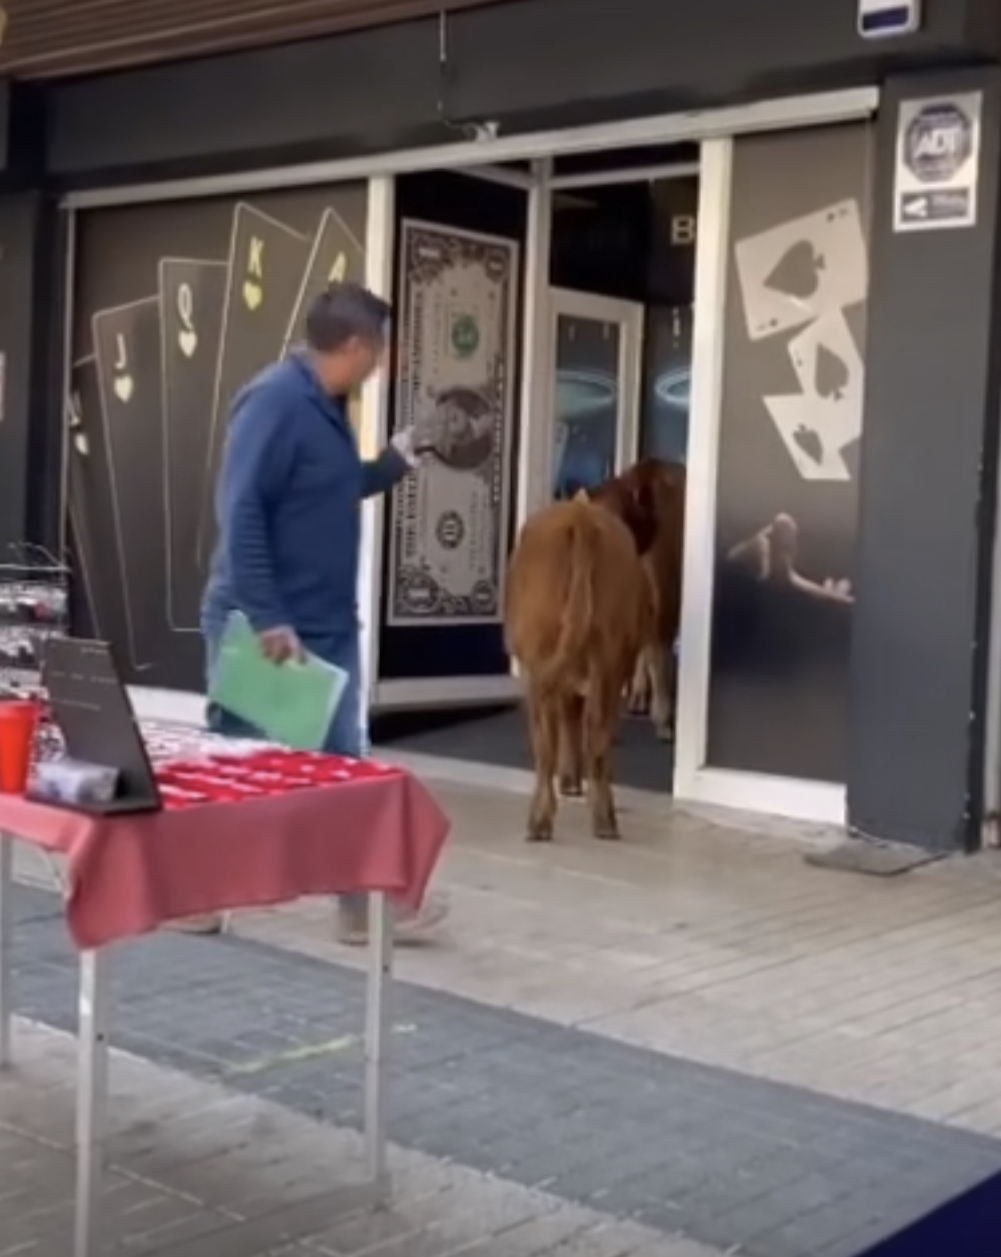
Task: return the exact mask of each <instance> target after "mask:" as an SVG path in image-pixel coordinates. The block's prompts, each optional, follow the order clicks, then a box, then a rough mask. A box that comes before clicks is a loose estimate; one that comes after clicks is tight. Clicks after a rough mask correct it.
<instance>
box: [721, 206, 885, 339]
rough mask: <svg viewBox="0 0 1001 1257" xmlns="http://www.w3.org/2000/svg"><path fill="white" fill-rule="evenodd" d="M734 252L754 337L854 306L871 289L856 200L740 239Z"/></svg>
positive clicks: (750, 329) (786, 328)
mask: <svg viewBox="0 0 1001 1257" xmlns="http://www.w3.org/2000/svg"><path fill="white" fill-rule="evenodd" d="M734 254H735V259H736V265H737V275H738V278H739V281H740V288H741V295H742V299H743V304H744V314H745V317H746V320H747V332H748V336H749V337H750V339H751V340H753V341H756V340H763V339H764V338H765V337H767V336H774V335H777V334H778V333H780V332H786V331H791V330H792V329H793V328H796V327H800V326H802V325H803V324H804V323H808V322H810V321H811V320H813V319H815V318H818V317H820V316H822V315H823V314H825V313H827V312H828V311H830V310H835V309H844V308H845V307H847V306H852V305H855V304H857V303H858V302H860V301H864V300H865V297H866V294H867V291H868V286H869V275H868V261H867V257H866V245H865V237H864V235H863V232H862V220H861V215H860V212H859V206H858V202H857V201H854V200H850V201H842V202H839V203H838V204H835V205H830V206H828V207H826V208H825V209H822V210H818V211H816V212H814V213H812V214H806V215H803V216H801V217H799V218H794V219H791V220H789V221H788V222H785V223H780V224H779V225H778V226H776V227H772V228H769V229H768V230H767V231H763V232H759V233H758V234H756V235H753V236H747V237H745V238H743V239H741V240H738V241H737V242H736V244H735V246H734Z"/></svg>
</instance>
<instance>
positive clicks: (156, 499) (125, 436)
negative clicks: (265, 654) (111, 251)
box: [93, 295, 167, 671]
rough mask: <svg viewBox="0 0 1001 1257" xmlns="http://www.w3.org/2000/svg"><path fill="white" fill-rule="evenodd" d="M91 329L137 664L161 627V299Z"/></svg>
mask: <svg viewBox="0 0 1001 1257" xmlns="http://www.w3.org/2000/svg"><path fill="white" fill-rule="evenodd" d="M93 329H94V351H95V356H96V359H97V379H98V388H99V392H100V399H101V413H102V419H103V427H104V435H105V441H106V444H107V449H108V468H109V472H110V479H111V500H112V506H113V510H114V516H115V532H116V544H117V548H118V551H119V556H120V559H121V565H122V572H123V574H124V578H125V579H124V587H125V612H126V628H127V638H128V645H129V655H130V660H131V663H132V667H133V668H134V669H135V670H136V671H142V670H143V669H144V668H148V667H150V666H151V665H152V664H154V663H155V662H156V661H157V659H158V657H159V655H160V653H161V652H162V649H163V646H164V643H165V640H166V633H167V608H166V599H165V590H166V540H167V538H166V510H165V505H166V504H165V500H164V456H163V385H162V371H161V353H162V350H161V344H160V298H159V296H158V295H157V296H153V297H147V298H145V299H144V300H141V301H133V302H131V303H129V304H128V305H124V306H118V307H116V308H114V309H111V310H102V311H100V312H99V313H97V314H95V315H94V317H93ZM151 503H155V504H156V509H153V510H151V509H150V504H151Z"/></svg>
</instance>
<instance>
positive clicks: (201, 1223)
mask: <svg viewBox="0 0 1001 1257" xmlns="http://www.w3.org/2000/svg"><path fill="white" fill-rule="evenodd" d="M15 1047H16V1052H17V1059H18V1061H19V1064H18V1066H17V1068H16V1069H15V1070H14V1071H12V1072H11V1073H9V1074H3V1075H0V1167H2V1169H0V1257H67V1254H69V1253H70V1251H71V1220H72V1196H73V1157H72V1151H71V1148H70V1146H69V1140H70V1138H71V1131H72V1121H73V1092H72V1078H73V1069H74V1062H75V1057H74V1049H73V1043H72V1040H70V1039H69V1038H68V1036H65V1035H63V1034H60V1033H58V1032H56V1031H53V1030H49V1029H46V1028H44V1027H39V1026H33V1025H30V1024H28V1023H20V1024H19V1025H18V1033H17V1035H16V1039H15ZM112 1078H113V1090H114V1109H113V1118H114V1136H113V1140H112V1158H111V1159H112V1169H111V1171H110V1173H109V1174H108V1179H107V1192H106V1198H105V1202H104V1205H103V1208H102V1216H103V1217H104V1220H105V1225H106V1228H107V1230H106V1242H107V1252H108V1253H109V1254H110V1253H112V1252H114V1253H115V1254H129V1255H130V1257H154V1255H155V1257H307V1255H311V1257H355V1255H360V1254H364V1257H459V1255H460V1254H461V1255H462V1257H542V1254H546V1255H548V1257H717V1255H716V1254H714V1252H713V1250H711V1249H708V1248H704V1247H701V1246H699V1245H697V1244H692V1243H689V1242H686V1241H684V1240H677V1239H670V1238H667V1237H665V1236H663V1235H657V1234H655V1233H654V1232H652V1231H650V1230H648V1229H646V1228H643V1227H640V1226H636V1225H634V1224H632V1223H629V1222H619V1221H616V1220H614V1219H611V1218H608V1217H604V1216H602V1215H600V1214H598V1213H595V1212H593V1211H590V1210H586V1209H581V1208H575V1207H572V1206H568V1205H567V1204H565V1203H563V1202H561V1201H558V1200H556V1199H554V1198H553V1197H551V1196H547V1195H546V1194H545V1193H543V1192H538V1191H529V1190H526V1189H524V1188H521V1187H517V1186H513V1185H512V1184H510V1183H505V1182H503V1181H501V1180H498V1179H494V1178H490V1177H489V1176H487V1175H483V1174H477V1173H474V1172H473V1171H470V1170H465V1169H462V1168H461V1167H458V1166H454V1165H448V1164H445V1163H442V1162H439V1161H435V1160H433V1159H431V1158H428V1157H423V1156H421V1155H420V1154H417V1153H403V1152H399V1151H396V1152H395V1155H394V1157H393V1172H394V1177H395V1185H396V1189H395V1199H394V1204H393V1208H392V1209H391V1210H390V1211H388V1212H384V1213H378V1214H373V1213H371V1212H362V1211H354V1212H352V1211H350V1210H349V1211H344V1207H343V1206H340V1207H338V1206H337V1204H336V1203H335V1201H334V1200H332V1199H331V1197H330V1188H331V1185H332V1184H344V1183H349V1182H350V1181H351V1180H352V1178H353V1177H354V1176H355V1175H357V1174H360V1160H359V1147H358V1139H357V1138H356V1137H355V1136H354V1135H352V1134H350V1133H346V1132H343V1131H338V1130H335V1129H333V1128H331V1127H329V1126H323V1125H320V1124H318V1123H315V1122H311V1121H309V1120H307V1119H306V1118H303V1117H300V1116H297V1115H295V1114H292V1113H290V1112H288V1111H287V1110H284V1109H281V1108H279V1107H278V1106H276V1105H272V1104H268V1103H267V1102H266V1101H263V1100H260V1099H254V1098H250V1097H247V1096H240V1095H233V1094H232V1093H229V1092H227V1091H225V1090H223V1089H222V1088H221V1087H218V1086H212V1085H210V1084H207V1083H204V1082H196V1081H194V1080H193V1079H191V1078H188V1077H185V1076H183V1075H181V1074H177V1073H173V1072H171V1071H168V1070H165V1069H161V1068H157V1067H155V1066H153V1065H150V1064H149V1063H147V1062H145V1061H142V1060H139V1059H137V1058H135V1057H132V1056H128V1055H126V1054H124V1053H116V1054H115V1058H114V1061H113V1073H112ZM102 1257H103V1254H102Z"/></svg>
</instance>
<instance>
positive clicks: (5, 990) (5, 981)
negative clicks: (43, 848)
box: [0, 833, 14, 1069]
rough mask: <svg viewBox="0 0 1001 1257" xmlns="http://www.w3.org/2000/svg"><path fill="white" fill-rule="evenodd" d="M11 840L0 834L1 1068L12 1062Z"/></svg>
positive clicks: (12, 903)
mask: <svg viewBox="0 0 1001 1257" xmlns="http://www.w3.org/2000/svg"><path fill="white" fill-rule="evenodd" d="M13 890H14V841H13V839H11V838H9V837H8V836H7V835H6V834H3V833H0V1069H6V1068H7V1066H8V1065H10V1063H11V1022H12V1020H13V1017H14V991H13V984H12V981H11V973H12V970H13V957H12V956H11V947H12V944H13V938H14V920H13V917H14V896H13Z"/></svg>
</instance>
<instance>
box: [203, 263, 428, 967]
mask: <svg viewBox="0 0 1001 1257" xmlns="http://www.w3.org/2000/svg"><path fill="white" fill-rule="evenodd" d="M391 313H392V312H391V309H390V307H389V305H388V304H387V303H386V302H385V301H383V300H382V299H381V298H380V297H377V296H376V295H375V294H374V293H371V292H369V291H368V290H367V289H365V288H363V287H361V286H360V285H358V284H349V283H343V284H334V285H332V286H331V287H329V288H327V289H326V290H324V291H323V292H321V293H320V294H319V296H317V297H316V298H315V299H314V300H313V302H312V304H311V306H310V308H309V310H308V313H307V318H306V346H305V348H304V349H303V350H302V351H301V352H298V353H294V354H292V355H291V356H289V357H288V358H286V359H285V360H284V361H282V362H279V363H277V364H276V365H274V366H272V367H269V368H268V369H267V370H266V371H264V372H262V373H261V374H260V375H259V376H258V377H257V378H256V379H255V380H253V381H252V382H251V383H250V384H249V385H247V387H246V388H245V389H244V390H243V392H242V393H241V394H240V395H239V396H238V397H237V399H236V402H235V403H234V405H233V410H232V415H231V417H230V423H229V431H228V435H227V440H226V447H225V452H224V455H223V464H222V470H221V473H220V476H219V483H218V487H217V495H216V514H217V519H218V528H219V541H218V544H217V547H216V551H215V554H214V556H213V559H212V567H211V572H210V575H209V581H208V586H207V588H206V591H205V597H204V601H203V604H202V632H203V635H204V638H205V644H206V654H207V661H208V668H209V671H210V672H211V669H212V667H213V663H214V659H215V657H216V655H217V652H218V649H219V642H220V639H221V637H222V633H223V630H224V628H225V625H226V621H227V618H228V617H229V615H230V613H231V612H232V611H242V612H243V613H244V615H246V617H247V619H248V620H249V621H250V624H251V626H252V627H253V629H254V630H255V632H256V633H257V635H258V637H259V639H260V643H261V649H262V651H263V652H264V653H265V655H267V657H268V658H269V659H271V660H273V661H274V662H275V664H281V663H283V662H285V661H286V660H288V659H292V658H295V657H297V656H298V655H299V654H300V653H301V652H302V651H303V650H309V651H312V652H313V654H315V655H318V656H319V657H320V658H321V659H325V660H327V661H328V662H329V663H332V664H335V665H336V666H337V667H339V668H342V669H343V670H344V672H345V673H346V674H347V677H348V683H347V686H346V689H345V692H344V696H343V698H342V700H341V704H340V706H339V707H338V709H337V712H336V714H335V717H334V720H333V723H332V725H331V728H330V732H329V735H328V738H327V743H326V749H327V750H328V751H330V752H331V753H333V754H339V755H348V756H352V757H356V758H358V757H361V756H362V755H364V754H365V753H366V751H367V747H366V746H365V739H366V734H365V729H364V721H363V695H362V692H361V682H362V678H361V658H360V649H359V640H358V635H359V617H358V603H357V586H358V562H359V546H360V540H361V510H360V506H361V502H362V499H364V498H368V497H373V496H375V495H377V494H382V493H388V492H389V491H390V490H391V489H392V488H393V487H394V486H395V485H396V484H398V483H399V481H400V480H402V479H403V477H404V476H405V475H406V474H407V473H408V471H409V470H410V469H411V468H412V467H413V466H414V465H415V459H414V448H413V447H414V440H413V435H412V433H410V432H403V433H400V434H398V435H397V436H396V437H394V438H393V442H392V444H391V445H390V446H389V447H388V448H387V449H385V450H384V451H383V452H382V453H381V454H380V455H379V456H378V457H377V458H375V459H372V460H371V461H366V460H364V459H362V458H361V456H360V454H359V451H358V444H357V438H356V436H355V432H354V429H353V428H352V425H351V421H350V419H349V417H348V411H347V398H348V397H349V396H350V395H351V394H352V393H354V392H355V391H356V390H357V389H358V388H359V387H360V386H361V385H362V384H363V383H364V382H365V380H366V379H368V377H369V376H370V375H371V374H372V373H373V372H374V371H376V370H378V368H379V367H380V366H381V365H382V363H383V361H384V359H385V357H386V351H387V347H388V342H389V330H390V317H391ZM208 721H209V726H210V728H212V729H214V730H216V731H218V732H220V733H226V734H230V735H232V736H241V735H242V736H260V735H259V733H258V731H257V730H255V729H254V728H253V727H250V726H248V725H246V724H245V723H244V722H243V721H241V720H239V719H238V718H237V717H236V716H234V715H233V713H232V712H228V711H225V710H223V709H221V708H219V707H218V706H216V705H215V704H210V705H209V711H208ZM339 916H340V921H339V931H338V932H339V935H340V937H341V939H342V940H343V941H344V942H347V943H355V944H357V943H362V942H364V941H365V939H366V936H367V928H366V926H367V922H366V900H365V898H364V896H362V897H355V896H346V897H344V898H342V899H341V901H340V905H339ZM443 916H444V908H443V905H442V904H441V903H439V902H436V901H434V900H431V901H430V902H429V904H428V905H427V907H426V908H425V910H424V912H423V913H422V914H407V913H404V911H403V910H402V909H400V910H399V912H398V913H397V918H396V929H397V934H398V935H399V936H401V938H402V937H405V936H406V935H407V934H414V933H418V932H421V931H423V930H426V929H428V928H430V927H432V926H434V925H436V924H437V923H438V922H439V921H440V920H441V919H442V918H443ZM219 925H220V922H219V921H217V920H215V919H212V920H206V921H203V922H199V923H195V922H192V923H191V928H194V929H198V928H201V929H204V930H213V929H218V928H219Z"/></svg>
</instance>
